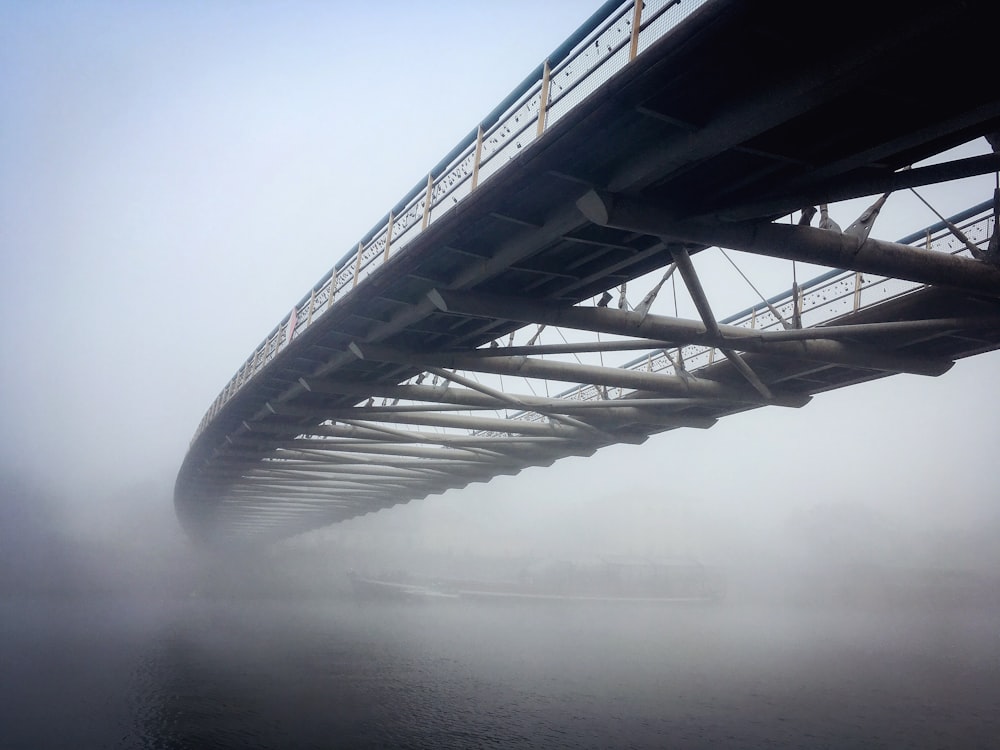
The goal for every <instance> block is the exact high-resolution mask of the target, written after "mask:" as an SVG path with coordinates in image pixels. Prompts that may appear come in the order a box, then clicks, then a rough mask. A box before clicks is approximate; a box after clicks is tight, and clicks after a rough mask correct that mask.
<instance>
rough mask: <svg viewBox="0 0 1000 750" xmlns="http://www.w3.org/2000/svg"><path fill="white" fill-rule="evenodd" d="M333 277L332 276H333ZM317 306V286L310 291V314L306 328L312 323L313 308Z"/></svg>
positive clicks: (307, 317) (307, 316)
mask: <svg viewBox="0 0 1000 750" xmlns="http://www.w3.org/2000/svg"><path fill="white" fill-rule="evenodd" d="M331 278H332V277H331ZM315 306H316V287H313V290H312V291H311V292H310V293H309V314H308V315H306V328H308V327H309V324H310V323H312V319H313V308H314V307H315Z"/></svg>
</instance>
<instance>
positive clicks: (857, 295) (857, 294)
mask: <svg viewBox="0 0 1000 750" xmlns="http://www.w3.org/2000/svg"><path fill="white" fill-rule="evenodd" d="M863 282H864V279H863V278H862V277H861V272H860V271H855V273H854V312H857V311H858V308H860V307H861V284H862V283H863Z"/></svg>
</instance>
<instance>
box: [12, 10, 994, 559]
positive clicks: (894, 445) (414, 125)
mask: <svg viewBox="0 0 1000 750" xmlns="http://www.w3.org/2000/svg"><path fill="white" fill-rule="evenodd" d="M595 7H596V3H588V2H580V1H579V0H577V1H569V0H552V1H550V2H547V3H541V4H539V3H535V2H527V1H524V2H522V1H520V0H510V1H508V2H504V3H493V4H482V3H468V2H465V3H458V2H426V3H403V2H387V3H380V4H366V5H362V4H360V3H354V4H347V3H341V2H329V3H323V2H306V1H300V2H286V3H278V2H260V1H254V2H243V3H236V2H225V1H221V2H216V3H211V4H203V3H195V2H183V1H181V2H175V3H159V4H157V3H141V2H125V3H110V2H109V3H102V2H80V3H76V2H37V3H23V2H10V1H5V0H0V101H2V102H3V105H2V114H0V312H2V316H3V317H2V319H3V321H4V325H3V327H2V330H0V351H2V357H0V409H2V412H0V413H2V415H3V418H2V420H0V468H2V469H3V470H4V472H5V473H6V474H7V475H8V476H10V475H14V474H16V475H17V476H20V477H27V478H29V480H30V481H32V482H37V483H38V484H39V485H40V486H43V487H45V488H46V489H47V490H49V491H51V492H52V493H54V494H56V495H58V496H59V497H61V498H64V500H63V501H62V504H61V505H60V508H61V512H62V513H63V514H64V515H63V516H62V517H61V519H60V523H65V524H66V525H67V527H69V528H75V529H82V530H85V531H87V532H88V533H98V532H97V531H95V529H98V528H104V527H107V526H108V525H109V524H110V525H113V524H111V521H110V519H113V518H116V517H129V518H133V517H134V518H142V519H145V521H144V522H147V523H150V524H157V525H160V526H161V527H162V528H166V527H170V528H171V529H174V524H175V521H174V518H173V507H172V503H171V501H170V492H171V488H172V483H173V479H174V476H175V475H176V472H177V470H178V468H179V467H180V464H181V461H182V459H183V457H184V454H185V451H186V450H187V446H188V442H189V440H190V439H191V437H192V435H193V434H194V430H195V428H196V427H197V425H198V423H199V421H200V420H201V417H202V415H203V413H204V412H205V410H206V409H207V408H208V406H209V404H210V403H211V402H212V400H213V399H214V398H215V396H216V394H217V393H218V392H219V390H220V389H221V388H222V387H223V386H224V385H225V383H226V382H227V381H228V379H229V378H230V377H231V376H232V374H233V373H234V372H235V371H236V369H237V368H238V367H239V366H240V365H241V364H242V363H243V361H244V360H245V359H246V357H247V356H248V355H249V354H250V353H251V352H252V350H253V349H254V347H256V346H257V344H258V343H259V342H260V340H261V339H262V338H263V337H264V336H265V334H267V333H268V332H269V331H270V330H271V329H272V328H273V327H274V326H275V325H276V324H277V323H278V322H279V321H280V320H281V319H282V317H283V316H284V315H286V314H287V312H288V311H289V310H290V309H291V307H292V305H293V304H294V303H296V302H297V301H298V300H299V299H301V297H302V296H303V294H305V293H306V292H307V291H308V290H309V288H310V287H311V286H312V285H313V284H314V283H315V282H316V281H317V280H318V279H319V278H320V277H321V276H322V275H323V274H324V273H326V272H327V271H328V270H329V269H330V267H331V266H332V265H333V264H334V263H335V262H336V261H337V260H339V259H340V258H341V257H342V256H343V255H344V254H345V253H346V252H347V251H348V250H350V249H351V248H352V247H354V246H355V245H356V243H357V241H358V239H359V238H360V237H361V236H362V235H364V234H365V233H366V232H367V231H368V230H369V229H370V228H371V227H372V226H373V225H374V224H375V222H377V221H378V220H379V219H380V218H381V217H382V216H383V215H384V214H385V213H386V212H387V211H388V209H389V208H390V207H391V206H392V205H394V204H395V203H396V202H397V201H398V200H399V199H400V198H401V197H402V196H403V195H404V194H405V193H406V192H407V191H408V190H409V189H410V188H411V187H413V186H414V185H416V184H418V183H420V182H421V181H422V180H423V179H424V176H425V175H426V174H427V171H428V170H429V169H430V167H432V166H433V165H434V164H436V163H437V162H438V161H439V160H440V158H441V157H442V156H443V155H444V154H445V153H447V152H448V151H449V150H450V149H451V148H452V147H453V146H454V145H455V144H456V143H457V142H458V141H459V140H460V139H461V138H462V137H464V136H465V135H466V134H467V133H468V132H469V131H470V130H472V129H473V128H474V127H475V126H476V124H477V123H478V121H479V120H480V118H482V117H483V116H484V115H485V114H486V113H488V112H489V111H490V110H491V109H492V108H493V107H494V106H495V105H496V104H497V103H498V102H499V101H500V100H501V99H503V98H504V97H505V96H506V94H507V93H508V92H509V91H510V90H512V89H513V88H514V87H515V86H516V85H517V84H518V83H520V81H521V80H522V79H523V78H524V77H525V75H527V74H528V73H529V72H530V71H531V70H532V69H534V68H535V67H536V66H537V65H538V64H539V63H540V62H541V61H542V60H543V59H544V58H545V57H546V55H547V54H548V53H549V52H551V51H552V50H554V49H555V48H556V47H557V46H558V45H559V44H560V43H561V42H562V41H563V40H564V39H565V38H566V37H567V36H568V35H569V34H570V33H571V32H572V31H573V30H574V29H575V28H576V27H577V26H578V25H579V24H580V23H582V22H583V21H584V20H585V19H586V17H587V16H589V15H590V13H591V12H593V9H594V8H595ZM982 148H983V144H972V145H970V146H969V147H968V149H967V150H968V151H969V152H970V153H975V152H977V151H981V150H982ZM992 185H993V181H992V178H988V179H980V180H978V181H970V183H968V184H965V185H962V186H959V187H958V188H950V189H948V190H943V191H939V192H937V193H935V194H933V195H934V197H933V199H934V200H935V201H936V206H937V207H938V208H939V210H941V211H942V212H944V213H946V214H948V213H951V212H953V211H957V210H959V209H961V208H964V207H965V206H967V205H971V204H972V203H978V202H980V201H982V200H986V199H987V198H989V197H990V194H991V191H992ZM927 194H928V195H932V193H931V191H928V193H927ZM893 200H896V199H895V197H894V199H893ZM862 205H863V202H862ZM860 207H861V206H859V205H856V204H852V205H850V206H842V207H840V208H839V209H838V210H839V213H838V214H835V218H837V220H838V221H839V222H840V223H841V224H842V225H843V226H847V225H848V224H850V222H851V221H852V220H853V218H855V216H856V215H857V213H860ZM892 209H893V211H894V212H895V213H894V215H893V216H891V217H889V216H888V214H889V213H890V211H889V210H888V207H887V211H886V214H887V216H886V219H885V223H884V224H883V223H880V224H879V225H877V226H876V231H875V232H874V235H875V236H879V237H882V238H886V239H894V238H896V237H899V236H900V235H902V234H905V233H907V232H908V231H910V230H912V229H915V228H918V227H919V226H923V225H926V224H929V223H932V222H933V221H935V217H934V216H933V215H930V214H929V212H927V211H926V209H922V208H920V207H919V206H917V205H916V204H915V203H914V202H913V201H912V200H909V201H908V200H905V199H903V198H900V199H899V202H898V203H895V204H893V205H892ZM706 262H710V261H706ZM727 283H728V282H727ZM706 285H709V282H707V281H706ZM786 287H787V280H785V281H782V282H781V283H780V284H779V285H778V286H772V287H771V288H769V289H766V290H764V291H765V292H766V293H774V292H777V291H783V290H784V288H786ZM751 301H752V300H751ZM744 306H745V305H742V304H741V305H738V306H735V305H734V306H733V307H732V309H728V307H729V306H728V304H722V303H719V304H718V305H717V310H716V312H717V313H718V314H719V316H720V317H723V316H724V315H725V314H727V313H729V312H735V311H736V310H738V309H741V308H742V307H744ZM998 376H1000V356H998V355H997V354H996V353H994V354H990V355H984V356H980V357H977V358H975V359H974V360H970V361H966V362H960V363H959V364H958V365H956V367H955V368H954V369H953V370H952V371H950V372H948V373H946V374H945V375H944V376H942V377H939V378H920V377H917V376H896V377H893V378H889V379H885V380H882V381H879V382H874V383H869V384H865V385H862V386H857V387H853V388H850V389H847V390H845V391H840V392H833V393H829V394H823V395H820V396H818V397H817V398H816V399H814V401H813V403H811V404H809V405H808V406H807V407H805V408H804V409H801V410H789V409H778V408H771V409H764V410H757V411H754V412H749V413H746V414H742V415H737V416H734V417H730V418H727V419H725V420H723V421H722V422H720V424H718V425H717V426H715V427H713V428H712V429H711V430H707V431H674V432H671V433H667V434H665V435H661V436H657V437H654V438H652V439H650V440H649V441H648V442H647V443H646V444H644V445H642V446H638V447H637V446H617V447H613V448H608V449H605V450H602V451H601V452H599V453H598V454H597V455H595V456H593V457H590V458H588V459H567V460H565V461H563V462H560V463H557V464H555V465H554V466H552V467H549V468H546V469H532V470H528V471H525V472H523V473H522V474H521V475H519V476H518V477H513V478H510V477H504V478H500V479H498V480H496V481H494V482H492V483H490V484H489V485H486V486H481V485H480V486H473V487H469V488H466V489H465V490H462V491H457V492H450V493H448V494H447V495H445V496H442V497H435V498H429V499H427V500H424V501H420V502H415V503H413V504H411V505H410V506H408V507H405V508H396V509H393V510H391V511H385V512H382V513H379V514H377V516H374V517H369V518H365V519H359V520H356V521H352V522H350V523H349V524H348V525H346V526H345V527H344V528H345V529H347V530H349V531H351V530H353V531H358V533H362V532H364V533H368V532H371V533H378V531H379V530H380V529H381V528H382V527H383V526H384V527H385V528H386V529H390V530H391V531H392V533H410V534H412V535H415V536H416V537H418V538H419V539H421V540H423V541H424V542H425V543H427V544H438V545H455V544H460V543H461V539H462V538H465V539H466V540H467V539H468V538H469V537H468V533H469V530H470V529H473V530H474V531H475V533H476V534H479V535H480V536H479V537H476V538H482V539H487V538H492V540H493V542H494V546H499V547H502V546H503V544H504V543H505V542H504V541H503V540H506V539H516V538H519V539H521V541H522V542H523V541H524V540H525V539H528V538H530V537H531V534H532V533H533V530H537V529H543V530H544V529H552V528H555V527H559V528H561V529H562V530H563V531H564V532H565V533H569V531H572V533H573V534H575V535H576V536H577V538H578V539H588V540H592V542H593V544H594V545H595V548H596V547H600V548H601V549H607V550H615V549H620V550H622V551H626V552H627V551H632V552H645V551H651V550H652V551H660V550H661V549H662V548H663V547H664V546H672V547H674V548H676V547H685V545H687V546H690V545H692V544H694V542H693V541H692V540H694V539H695V538H696V537H698V535H701V536H705V535H708V536H711V537H712V538H713V539H730V538H734V537H739V536H741V535H743V537H744V538H746V537H754V536H755V535H758V534H763V533H764V530H767V532H768V533H772V532H773V531H774V529H775V528H778V529H787V528H789V527H788V526H787V524H789V523H791V522H792V521H794V519H795V518H798V517H801V514H803V513H808V512H809V511H810V509H815V508H822V507H825V506H827V505H829V504H830V503H843V502H851V503H856V504H857V505H858V506H859V507H864V508H866V509H867V511H871V512H874V513H876V514H878V516H879V518H884V519H887V523H889V524H894V525H903V526H905V525H907V524H910V525H913V526H914V528H917V527H919V528H920V529H930V528H939V527H949V528H950V527H952V526H954V527H956V528H957V527H961V528H965V529H974V528H975V527H976V526H977V525H979V524H982V523H984V522H989V523H996V519H997V517H998V511H997V508H996V498H997V497H998V496H1000V491H998V489H1000V487H998V485H1000V482H998V480H997V479H996V476H995V473H994V472H993V471H992V465H993V464H992V461H993V459H994V457H995V454H996V448H997V446H998V445H1000V426H998V422H997V419H996V416H997V396H996V394H995V393H994V388H995V383H996V382H997V379H998ZM692 515H693V516H696V517H697V520H698V523H697V524H692V523H690V517H691V516H692ZM686 519H687V520H686ZM790 519H792V520H791V521H790ZM379 524H382V526H380V525H379ZM692 525H697V527H698V528H697V530H696V531H690V533H689V529H690V527H691V526H692ZM637 526H638V527H639V528H640V530H641V531H642V534H638V532H637V531H636V529H637ZM128 528H130V529H133V530H134V533H138V534H140V535H141V534H142V533H144V530H143V528H142V527H141V525H139V526H129V527H128ZM458 530H461V534H459V533H458ZM598 532H601V533H603V534H604V536H603V537H602V536H601V535H600V533H598ZM130 533H131V532H130ZM178 533H179V532H178ZM344 533H346V532H344ZM387 533H388V532H387ZM338 534H341V532H338V531H334V532H331V533H327V534H325V535H323V534H319V535H311V536H310V540H311V543H313V544H324V543H327V544H334V543H336V542H337V540H338V539H339V538H340V536H338ZM640 537H641V542H640V541H636V540H637V539H639V538H640ZM699 538H700V537H699ZM658 539H659V540H662V539H667V540H669V542H670V544H669V545H666V544H665V543H664V545H660V544H657V543H655V540H658ZM550 541H551V540H548V541H547V538H546V537H544V535H539V537H538V539H537V540H535V541H529V544H535V545H545V544H546V543H549V542H550ZM716 546H718V545H716ZM630 547H631V549H629V548H630Z"/></svg>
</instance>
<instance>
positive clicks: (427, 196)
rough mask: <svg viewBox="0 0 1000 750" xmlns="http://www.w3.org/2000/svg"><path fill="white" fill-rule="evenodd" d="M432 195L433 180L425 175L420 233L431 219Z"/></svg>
mask: <svg viewBox="0 0 1000 750" xmlns="http://www.w3.org/2000/svg"><path fill="white" fill-rule="evenodd" d="M433 194H434V178H433V177H431V176H430V175H429V174H428V175H427V192H425V193H424V220H423V222H422V223H421V225H420V231H421V232H422V231H423V230H425V229H427V222H428V221H430V218H431V198H432V197H433ZM385 246H386V249H388V247H389V241H388V240H386V243H385Z"/></svg>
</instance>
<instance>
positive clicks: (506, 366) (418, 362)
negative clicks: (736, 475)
mask: <svg viewBox="0 0 1000 750" xmlns="http://www.w3.org/2000/svg"><path fill="white" fill-rule="evenodd" d="M351 347H352V350H353V351H354V352H355V353H356V354H357V355H358V356H359V357H361V358H368V359H372V360H374V361H377V362H393V363H398V364H410V365H413V366H426V365H434V366H439V367H450V368H454V369H458V370H469V371H472V372H489V373H493V374H496V375H514V376H519V377H526V378H538V379H540V380H559V381H563V382H568V383H589V384H593V385H603V386H610V387H613V388H629V389H634V390H640V391H650V392H653V393H661V394H671V395H677V396H684V395H690V396H693V397H695V398H715V399H718V400H722V401H730V402H732V401H736V402H748V403H757V404H763V403H773V404H776V405H781V406H793V407H799V406H803V405H805V404H806V403H808V402H809V396H806V395H803V394H799V393H783V394H776V395H775V398H774V400H773V401H770V402H765V401H764V399H763V398H762V397H761V395H760V394H759V393H757V392H756V391H754V390H753V389H750V388H737V387H732V386H729V385H726V384H723V383H719V382H716V381H714V380H703V379H699V378H696V377H686V378H685V377H680V376H677V375H664V374H662V373H654V372H639V371H636V370H627V369H624V368H620V367H599V366H597V365H583V364H574V363H570V362H552V361H547V360H538V359H531V358H529V357H496V358H490V359H480V358H477V357H465V356H462V355H456V354H440V353H438V354H422V353H418V352H405V351H401V350H398V349H392V348H390V347H384V346H377V345H374V344H365V345H363V346H362V345H359V344H351Z"/></svg>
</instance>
